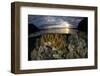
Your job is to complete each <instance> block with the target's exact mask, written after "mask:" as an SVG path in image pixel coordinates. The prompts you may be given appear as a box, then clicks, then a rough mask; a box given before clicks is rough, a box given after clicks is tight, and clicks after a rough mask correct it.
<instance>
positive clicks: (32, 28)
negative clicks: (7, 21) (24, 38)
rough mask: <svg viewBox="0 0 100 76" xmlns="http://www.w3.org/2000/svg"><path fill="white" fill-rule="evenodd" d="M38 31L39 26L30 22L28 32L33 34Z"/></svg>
mask: <svg viewBox="0 0 100 76" xmlns="http://www.w3.org/2000/svg"><path fill="white" fill-rule="evenodd" d="M37 31H39V28H37V27H36V26H35V25H34V24H28V34H31V33H34V32H37Z"/></svg>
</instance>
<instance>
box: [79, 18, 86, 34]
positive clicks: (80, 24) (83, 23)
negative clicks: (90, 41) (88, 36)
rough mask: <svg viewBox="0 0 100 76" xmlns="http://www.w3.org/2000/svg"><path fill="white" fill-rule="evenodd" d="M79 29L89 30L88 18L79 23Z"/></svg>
mask: <svg viewBox="0 0 100 76" xmlns="http://www.w3.org/2000/svg"><path fill="white" fill-rule="evenodd" d="M78 30H80V31H83V32H86V33H87V31H88V18H84V19H83V20H82V21H81V22H80V23H79V25H78Z"/></svg>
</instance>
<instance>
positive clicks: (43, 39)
mask: <svg viewBox="0 0 100 76" xmlns="http://www.w3.org/2000/svg"><path fill="white" fill-rule="evenodd" d="M87 57H88V40H87V33H85V32H82V31H78V30H76V29H59V30H58V29H50V30H44V31H39V32H36V33H33V34H31V35H29V37H28V60H54V59H77V58H87Z"/></svg>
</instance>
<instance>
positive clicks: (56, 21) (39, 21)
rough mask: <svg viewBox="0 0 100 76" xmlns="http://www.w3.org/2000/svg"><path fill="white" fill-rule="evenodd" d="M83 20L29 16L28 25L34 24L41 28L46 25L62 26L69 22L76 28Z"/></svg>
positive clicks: (65, 17) (67, 17) (80, 18)
mask: <svg viewBox="0 0 100 76" xmlns="http://www.w3.org/2000/svg"><path fill="white" fill-rule="evenodd" d="M83 18H84V17H69V16H39V15H29V16H28V23H29V24H30V23H31V24H34V25H36V26H37V27H38V28H39V27H40V26H45V25H46V24H49V25H50V24H51V25H52V24H53V25H57V26H58V25H59V26H60V24H61V23H63V22H67V23H69V24H71V27H74V28H75V27H77V26H78V24H79V22H80V21H81V20H82V19H83Z"/></svg>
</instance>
